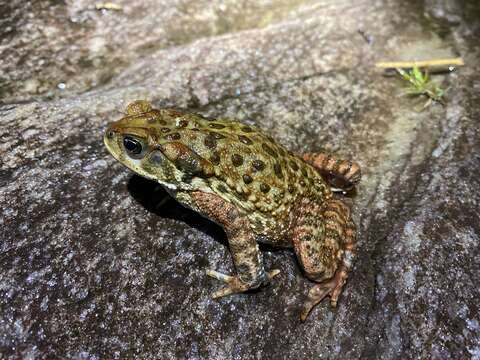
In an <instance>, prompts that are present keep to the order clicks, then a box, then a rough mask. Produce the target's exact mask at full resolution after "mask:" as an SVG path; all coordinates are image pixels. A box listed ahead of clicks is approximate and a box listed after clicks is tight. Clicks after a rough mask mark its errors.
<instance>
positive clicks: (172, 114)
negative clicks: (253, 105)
mask: <svg viewBox="0 0 480 360" xmlns="http://www.w3.org/2000/svg"><path fill="white" fill-rule="evenodd" d="M126 111H127V114H126V116H125V117H124V118H122V119H120V120H118V121H116V122H114V123H112V124H110V126H109V127H108V129H107V130H106V132H105V137H104V141H105V145H106V146H107V149H108V150H109V151H110V153H111V154H112V155H113V156H114V157H115V158H116V159H117V160H118V161H120V162H121V163H122V164H124V165H126V166H127V167H128V168H130V169H131V170H133V171H134V172H136V173H137V174H140V175H142V176H144V177H146V178H149V179H153V180H155V181H157V182H159V183H160V184H161V185H163V186H164V187H165V188H166V189H167V191H168V192H169V193H170V194H171V195H172V196H173V197H174V198H175V199H177V200H178V201H179V202H180V203H181V204H183V205H185V206H188V207H190V208H192V209H194V210H195V211H198V212H199V213H201V214H203V215H204V216H206V217H208V218H210V219H211V220H213V221H215V222H216V223H217V224H219V225H220V226H222V227H223V229H224V230H225V232H226V234H227V237H228V243H229V248H230V251H231V253H232V256H233V262H234V264H235V269H236V272H237V275H236V276H229V275H224V274H221V273H219V272H217V271H214V270H207V274H208V275H209V276H212V277H214V278H216V279H218V280H221V281H223V282H225V283H226V287H224V288H223V289H221V290H219V291H217V292H215V293H214V294H213V297H214V298H217V297H221V296H225V295H229V294H233V293H239V292H244V291H246V290H249V289H254V288H257V287H259V286H261V285H264V284H266V283H268V282H269V280H270V279H271V278H273V277H274V276H275V275H276V274H278V273H279V270H272V271H266V270H265V268H264V266H263V262H262V256H261V253H260V251H259V249H258V245H257V241H259V242H264V243H268V244H271V245H274V246H281V247H293V248H294V250H295V253H296V255H297V257H298V259H299V262H300V264H301V265H302V267H303V270H304V272H305V274H306V275H307V277H308V278H309V279H311V280H313V281H315V282H317V284H316V285H315V286H314V287H313V288H312V289H311V290H310V292H309V294H308V299H307V301H306V303H305V305H304V308H303V311H302V313H301V319H302V320H305V318H306V317H307V315H308V313H309V312H310V310H311V309H312V308H313V306H315V305H316V304H317V303H319V302H320V301H321V300H322V299H323V298H324V297H325V296H327V295H328V296H330V298H331V300H330V301H331V305H332V306H336V303H337V300H338V297H339V295H340V293H341V290H342V287H343V285H344V284H345V281H346V279H347V275H348V271H349V270H350V268H351V266H352V260H353V257H354V254H355V224H354V223H353V221H352V219H351V217H350V210H349V208H348V207H347V206H346V205H345V204H344V203H343V202H342V201H340V200H337V199H334V198H333V197H332V189H331V187H330V184H332V183H333V181H336V182H337V183H338V181H339V180H340V181H341V182H342V184H343V187H344V188H345V187H351V186H353V185H355V184H356V183H357V182H358V181H359V180H360V168H359V167H358V165H357V164H355V163H352V162H350V161H345V160H337V159H335V158H332V157H330V156H327V155H324V154H307V155H304V156H303V158H300V157H297V156H295V155H293V154H292V153H291V152H289V151H288V150H286V149H285V148H284V147H283V146H282V145H280V144H279V143H277V142H275V141H274V140H273V139H272V138H271V137H269V136H267V135H265V134H263V133H262V132H261V131H260V129H258V128H256V127H253V126H248V125H245V124H242V123H240V122H236V121H232V120H226V119H218V120H208V119H205V118H204V117H202V116H199V115H195V114H185V113H181V112H178V111H177V110H173V109H153V108H152V107H151V105H150V104H149V103H147V102H146V101H136V102H133V103H131V104H130V105H128V107H127V110H126ZM325 179H329V180H328V181H329V182H327V180H325Z"/></svg>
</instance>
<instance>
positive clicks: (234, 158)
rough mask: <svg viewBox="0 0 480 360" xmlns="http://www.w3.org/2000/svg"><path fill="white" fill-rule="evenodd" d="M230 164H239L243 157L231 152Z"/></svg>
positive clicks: (241, 162)
mask: <svg viewBox="0 0 480 360" xmlns="http://www.w3.org/2000/svg"><path fill="white" fill-rule="evenodd" d="M232 164H233V165H234V166H240V165H242V164H243V157H242V156H241V155H238V154H233V155H232Z"/></svg>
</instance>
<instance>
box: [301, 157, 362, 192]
mask: <svg viewBox="0 0 480 360" xmlns="http://www.w3.org/2000/svg"><path fill="white" fill-rule="evenodd" d="M303 160H305V161H306V162H308V163H309V164H310V165H312V166H313V167H315V168H317V169H318V171H320V173H321V174H322V175H323V176H324V177H325V178H326V180H327V182H328V183H329V184H330V185H331V186H332V187H333V188H334V189H332V190H337V189H336V188H338V189H342V190H349V189H351V188H353V187H354V186H355V185H357V184H358V182H359V181H360V178H361V177H362V174H361V170H360V166H359V165H358V164H357V163H355V162H353V161H350V160H343V159H337V158H336V157H334V156H332V155H329V154H324V153H316V154H304V155H303Z"/></svg>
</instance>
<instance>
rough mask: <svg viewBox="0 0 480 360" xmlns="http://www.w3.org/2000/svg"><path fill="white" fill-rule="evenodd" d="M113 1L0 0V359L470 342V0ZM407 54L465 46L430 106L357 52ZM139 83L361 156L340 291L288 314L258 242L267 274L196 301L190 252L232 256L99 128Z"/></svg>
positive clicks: (300, 142)
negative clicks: (122, 159) (254, 285)
mask: <svg viewBox="0 0 480 360" xmlns="http://www.w3.org/2000/svg"><path fill="white" fill-rule="evenodd" d="M432 3H433V2H432ZM118 4H122V5H123V6H124V8H123V10H122V11H98V10H95V9H93V8H90V7H91V3H90V2H88V3H87V2H81V1H80V2H75V5H65V4H63V3H55V4H53V3H50V2H46V3H42V4H40V3H38V4H37V3H36V2H35V3H34V4H26V3H24V2H18V1H17V2H11V3H10V4H8V5H2V6H3V9H2V10H4V11H2V13H3V14H4V15H3V16H4V18H3V19H2V20H1V21H3V23H2V26H1V27H0V28H1V30H0V31H2V33H1V39H0V41H1V45H2V46H1V47H0V52H1V55H2V56H0V59H1V60H0V67H1V69H2V74H5V75H2V80H1V81H2V84H1V85H2V86H1V87H2V93H1V94H0V96H1V97H2V103H3V105H1V106H0V138H1V139H2V141H1V142H0V152H1V154H2V156H1V160H0V161H1V172H0V185H1V187H0V200H1V204H2V209H1V212H2V216H1V217H0V231H1V233H0V237H1V239H2V241H1V242H0V268H1V270H2V271H1V272H0V294H1V296H0V314H1V316H0V349H1V350H0V351H1V353H2V354H3V355H4V356H5V357H11V358H18V357H24V358H50V357H55V356H56V357H61V358H64V357H68V358H82V359H84V358H85V359H90V358H91V359H97V358H98V359H99V358H129V357H135V356H137V357H142V358H191V359H194V358H195V359H196V358H216V359H223V358H225V359H227V358H239V359H240V358H299V359H302V358H304V359H310V358H339V359H344V358H387V359H388V358H415V357H418V358H430V357H434V358H473V359H477V358H479V356H480V347H479V346H478V344H479V343H480V339H479V335H478V334H479V323H480V318H479V315H478V308H479V305H480V304H479V300H478V299H479V298H480V296H479V295H480V294H479V290H478V279H479V278H480V261H479V258H480V256H479V233H480V227H479V225H478V221H477V219H478V218H479V215H480V214H479V212H480V210H479V209H480V207H479V202H480V195H479V192H478V191H477V189H478V187H479V185H480V184H479V180H478V176H477V174H478V173H479V171H480V169H479V168H480V158H479V155H478V154H480V137H479V134H478V126H477V125H478V124H477V122H478V119H477V118H478V113H479V107H480V105H479V104H480V99H479V91H478V88H479V86H480V85H479V84H480V76H479V75H478V74H479V70H480V69H479V68H480V64H479V62H478V58H479V43H478V39H477V38H476V37H475V36H474V34H476V33H478V31H479V21H478V19H479V17H478V13H479V7H478V5H476V4H475V3H474V2H471V3H467V4H464V3H462V5H458V4H455V3H454V2H448V4H447V2H445V3H443V2H435V4H430V2H428V1H427V2H425V4H424V5H423V6H420V5H418V4H417V3H416V2H401V1H390V2H385V3H374V4H371V3H366V4H359V3H357V2H353V1H351V2H341V3H338V4H333V3H324V2H307V1H305V2H300V3H298V4H297V5H290V2H287V1H285V2H282V1H280V2H278V3H276V4H271V3H270V2H255V4H254V2H245V3H243V4H242V6H239V5H231V4H227V3H225V4H220V5H211V4H210V2H205V4H200V3H199V2H191V5H190V3H188V2H187V3H185V2H183V3H180V2H178V3H177V2H174V3H172V2H168V5H166V3H162V2H144V3H142V5H129V4H128V3H126V2H125V3H120V2H119V3H118ZM462 9H467V10H466V11H463V10H462ZM359 30H360V32H359ZM362 34H363V35H362ZM365 35H368V36H367V37H366V36H365ZM366 39H369V41H365V40H366ZM407 52H408V53H411V54H413V55H412V56H414V55H415V56H427V55H429V54H442V55H445V54H447V55H450V54H451V55H452V56H453V55H457V53H459V54H460V55H462V56H463V57H464V59H465V61H466V64H467V66H466V67H464V68H462V69H460V70H459V71H457V72H454V73H451V74H449V75H448V76H443V77H438V76H437V77H436V78H435V79H436V80H437V81H443V85H444V87H450V90H449V92H448V103H447V105H446V106H445V107H442V106H440V105H438V104H437V105H432V106H430V107H428V108H427V109H426V110H424V111H421V112H420V111H418V108H421V106H422V105H423V103H424V100H423V99H422V100H419V99H411V98H406V97H402V96H400V95H401V93H402V83H401V82H400V81H399V80H398V79H395V78H392V77H385V76H383V74H381V73H379V72H378V71H376V70H375V69H374V68H373V66H372V64H373V63H374V62H375V61H376V60H393V59H396V58H398V57H399V56H400V55H401V54H405V53H407ZM422 52H423V53H422ZM21 59H23V61H22V60H21ZM59 84H64V86H58V85H59ZM62 88H63V90H62ZM137 98H145V99H148V100H150V101H152V102H153V103H154V104H155V105H156V106H176V107H179V108H186V109H189V110H191V111H196V112H200V113H202V114H204V115H207V116H230V117H234V118H238V119H240V120H242V121H244V122H246V123H249V124H257V125H259V126H260V127H262V128H263V129H265V130H266V131H268V132H269V133H271V134H272V135H273V136H274V137H275V138H277V139H278V140H279V141H281V142H282V143H284V144H285V145H287V147H289V148H290V149H291V150H292V151H295V152H299V153H301V152H306V151H318V150H322V149H323V150H329V151H332V152H335V153H338V154H340V155H341V156H344V157H351V158H354V159H356V160H357V161H358V162H359V163H360V164H361V165H362V168H363V172H364V179H363V181H362V183H361V185H360V186H359V188H358V191H357V195H356V196H355V197H354V199H353V203H354V216H355V220H356V222H357V224H358V234H359V238H358V242H359V245H358V249H359V250H358V258H357V261H356V263H355V268H354V271H353V272H352V274H351V276H350V278H349V281H348V284H347V287H346V290H345V292H344V294H343V296H342V298H341V300H340V303H339V306H338V308H337V309H335V310H332V309H330V307H329V305H328V303H327V302H324V303H323V304H321V305H320V306H318V307H317V308H316V309H315V310H314V311H313V312H312V314H311V316H310V317H309V319H308V320H307V322H306V323H301V322H300V321H299V319H298V316H299V310H300V306H301V304H302V302H303V300H304V298H305V295H306V293H307V291H308V289H309V287H310V286H311V284H310V283H309V281H308V280H307V279H305V277H304V276H303V275H302V274H301V271H300V269H299V267H298V264H297V262H296V260H295V257H294V255H293V253H292V252H290V251H288V250H275V249H270V248H264V249H263V250H264V251H263V254H264V258H265V262H266V265H267V267H268V268H280V269H281V270H282V273H281V274H280V275H278V276H277V277H276V278H275V281H274V282H273V284H272V285H271V286H270V287H268V288H265V289H262V290H260V291H256V292H253V293H250V294H243V295H236V296H231V297H228V298H225V299H222V300H220V301H213V300H211V299H210V294H211V293H212V292H213V291H215V290H216V289H217V288H218V287H219V286H220V284H219V283H217V282H215V281H214V280H212V279H209V278H207V277H206V276H205V273H204V271H205V269H207V268H213V269H217V270H219V271H223V272H232V271H233V268H232V262H231V258H230V255H229V252H228V248H227V246H226V239H225V236H224V234H223V232H222V230H221V229H220V228H218V227H216V226H215V225H213V224H212V223H210V222H208V221H207V220H205V219H203V218H202V217H200V216H199V215H197V214H195V213H194V212H192V211H189V210H185V209H184V208H183V207H181V206H180V205H178V204H177V203H176V202H175V201H173V200H171V199H169V198H168V195H167V194H166V193H165V191H164V190H163V189H162V188H161V187H159V186H158V185H156V184H155V183H153V182H150V181H147V180H144V179H142V178H139V177H137V176H134V175H132V174H131V173H130V172H128V171H127V170H126V169H124V168H123V167H122V166H121V165H120V164H119V163H117V162H115V160H113V159H112V158H111V157H110V156H109V155H108V154H107V152H106V150H105V149H104V147H103V144H102V132H103V130H104V129H105V126H106V124H107V123H108V122H109V121H112V120H114V119H116V118H118V117H119V116H121V114H120V111H123V109H124V107H125V105H126V103H128V102H130V101H132V100H134V99H137Z"/></svg>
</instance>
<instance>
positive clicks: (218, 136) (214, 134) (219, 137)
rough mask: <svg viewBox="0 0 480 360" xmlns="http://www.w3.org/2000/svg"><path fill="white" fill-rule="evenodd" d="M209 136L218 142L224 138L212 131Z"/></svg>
mask: <svg viewBox="0 0 480 360" xmlns="http://www.w3.org/2000/svg"><path fill="white" fill-rule="evenodd" d="M210 134H211V135H212V136H213V137H214V138H215V139H217V140H220V139H224V138H225V136H224V135H222V134H220V133H218V132H214V131H211V132H210Z"/></svg>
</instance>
